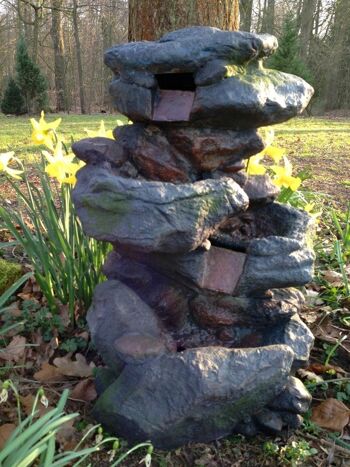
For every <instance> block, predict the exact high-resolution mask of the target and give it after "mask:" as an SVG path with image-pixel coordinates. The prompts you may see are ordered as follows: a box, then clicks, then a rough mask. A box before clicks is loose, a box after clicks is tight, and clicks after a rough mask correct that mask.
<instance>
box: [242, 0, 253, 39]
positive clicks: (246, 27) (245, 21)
mask: <svg viewBox="0 0 350 467" xmlns="http://www.w3.org/2000/svg"><path fill="white" fill-rule="evenodd" d="M239 13H240V23H239V28H240V29H241V30H242V31H248V32H250V30H251V27H252V15H253V0H240V2H239Z"/></svg>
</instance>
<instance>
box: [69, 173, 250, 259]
mask: <svg viewBox="0 0 350 467" xmlns="http://www.w3.org/2000/svg"><path fill="white" fill-rule="evenodd" d="M77 178H78V182H77V184H76V186H75V189H74V192H73V200H74V204H75V207H76V210H77V213H78V216H79V218H80V219H81V222H82V225H83V228H84V231H85V233H86V234H87V235H89V236H91V237H94V238H96V239H98V240H105V241H109V242H112V243H119V244H121V245H125V246H130V247H132V248H134V249H135V250H139V251H145V252H150V251H159V252H169V253H175V252H184V251H190V250H194V249H195V248H197V247H198V246H200V245H201V244H202V243H203V242H204V241H205V240H206V239H207V238H208V237H209V236H210V234H211V233H212V232H213V231H214V230H215V229H216V228H217V226H218V225H219V224H220V223H221V222H223V221H224V220H225V219H226V218H227V217H228V216H232V215H234V214H237V213H238V212H240V211H242V210H244V209H246V207H247V205H248V197H247V195H246V194H245V193H244V191H243V190H242V189H241V188H240V187H239V186H238V185H237V184H236V183H235V182H234V181H233V180H231V179H228V178H226V179H221V180H220V181H217V180H203V181H201V182H197V183H194V184H179V185H174V184H171V183H162V182H143V181H138V180H130V179H125V178H122V177H117V176H113V174H111V173H110V171H108V170H107V169H104V168H102V167H92V166H87V167H84V168H83V169H81V170H80V171H79V173H78V177H77Z"/></svg>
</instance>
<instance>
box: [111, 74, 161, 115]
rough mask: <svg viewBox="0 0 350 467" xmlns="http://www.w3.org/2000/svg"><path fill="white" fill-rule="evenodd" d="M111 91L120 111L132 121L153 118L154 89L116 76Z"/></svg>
mask: <svg viewBox="0 0 350 467" xmlns="http://www.w3.org/2000/svg"><path fill="white" fill-rule="evenodd" d="M109 92H110V94H111V96H112V97H113V101H114V104H115V106H116V108H117V109H118V110H119V112H120V113H122V114H124V115H127V116H128V117H129V118H130V119H131V120H132V121H135V122H136V121H138V122H143V121H148V120H152V115H153V100H154V97H155V94H154V91H153V90H152V89H148V88H145V87H143V86H138V85H137V84H132V83H128V82H126V81H123V80H122V79H120V78H116V79H114V80H113V81H112V82H111V84H110V87H109Z"/></svg>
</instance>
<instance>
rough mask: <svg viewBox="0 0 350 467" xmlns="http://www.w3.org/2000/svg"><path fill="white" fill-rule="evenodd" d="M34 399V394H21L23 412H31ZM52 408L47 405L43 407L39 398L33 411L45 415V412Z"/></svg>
mask: <svg viewBox="0 0 350 467" xmlns="http://www.w3.org/2000/svg"><path fill="white" fill-rule="evenodd" d="M34 401H35V396H33V395H32V394H28V395H27V396H21V404H22V406H23V409H24V412H25V414H26V415H27V416H28V415H30V414H31V413H32V410H33V405H34ZM50 410H52V407H50V406H48V407H45V406H44V405H43V404H42V403H41V402H40V400H39V401H38V403H37V405H36V408H35V411H36V412H39V416H40V417H41V416H42V415H45V414H46V412H49V411H50Z"/></svg>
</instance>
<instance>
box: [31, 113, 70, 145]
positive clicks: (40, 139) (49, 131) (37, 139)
mask: <svg viewBox="0 0 350 467" xmlns="http://www.w3.org/2000/svg"><path fill="white" fill-rule="evenodd" d="M61 121H62V118H58V119H57V120H55V121H53V122H50V123H48V122H46V121H45V114H44V111H42V112H41V116H40V120H39V121H38V122H37V121H36V120H35V119H34V118H31V119H30V123H31V124H32V127H33V132H32V141H33V143H34V144H44V145H45V146H46V147H48V148H49V149H51V151H53V149H54V142H55V139H56V138H55V131H56V129H57V128H58V126H59V124H60V123H61Z"/></svg>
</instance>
